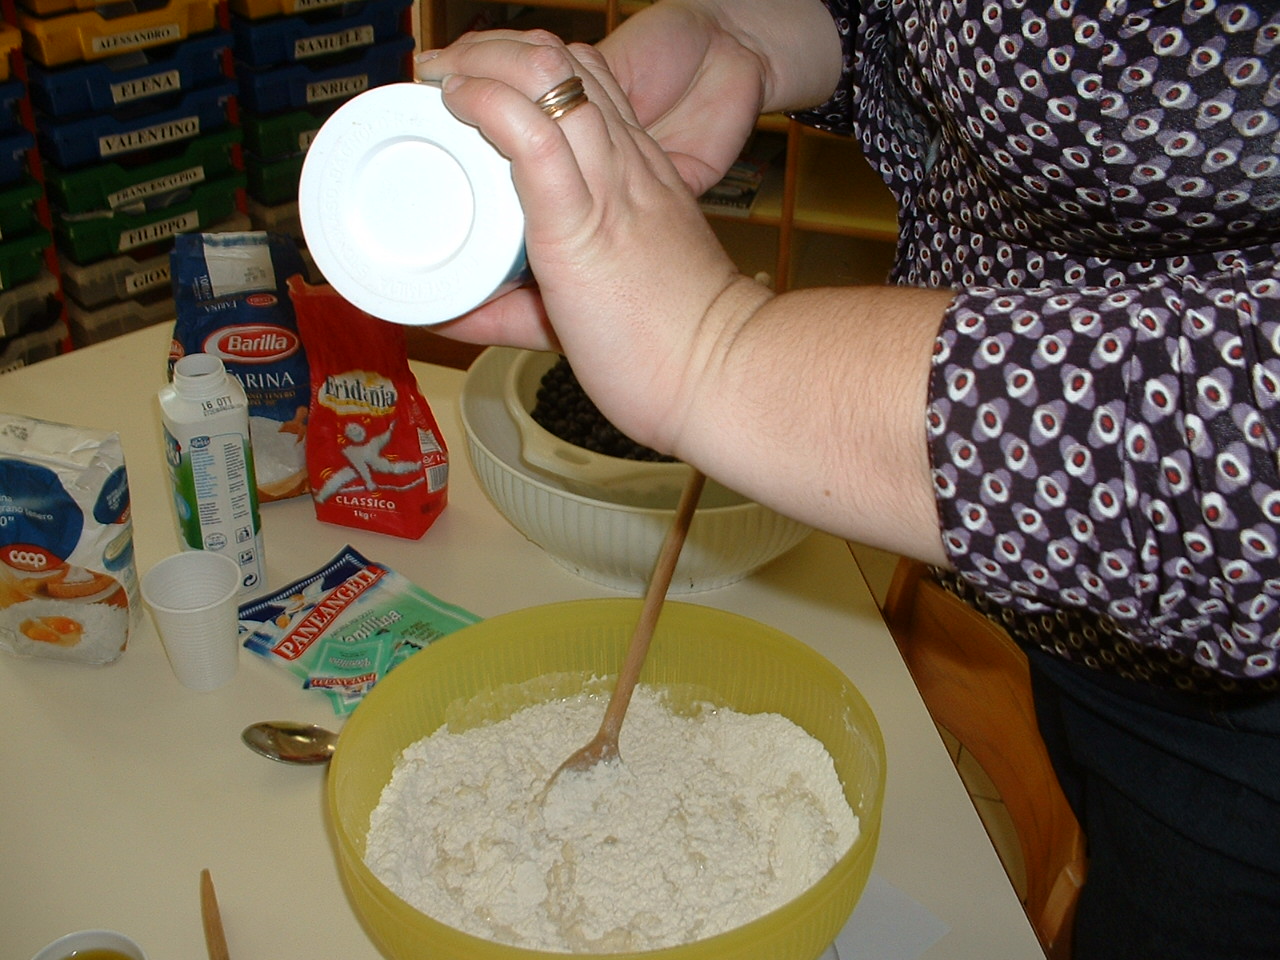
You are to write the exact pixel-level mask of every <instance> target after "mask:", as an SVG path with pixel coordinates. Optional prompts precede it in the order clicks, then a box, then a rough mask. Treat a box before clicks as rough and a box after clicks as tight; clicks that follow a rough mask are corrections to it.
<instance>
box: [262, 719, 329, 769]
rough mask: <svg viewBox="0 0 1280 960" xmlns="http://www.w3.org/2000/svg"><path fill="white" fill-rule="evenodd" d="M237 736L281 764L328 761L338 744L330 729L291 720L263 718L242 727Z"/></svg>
mask: <svg viewBox="0 0 1280 960" xmlns="http://www.w3.org/2000/svg"><path fill="white" fill-rule="evenodd" d="M240 739H241V740H243V741H244V742H245V746H247V747H248V748H249V749H250V750H252V751H253V752H254V753H260V754H262V755H263V756H264V757H267V758H268V759H271V760H279V761H280V762H281V763H328V762H329V758H330V757H332V756H333V751H334V748H335V747H337V745H338V735H337V734H336V733H334V732H333V731H332V730H326V729H324V727H317V726H315V725H314V724H310V723H294V722H293V721H291V720H264V721H263V722H261V723H255V724H252V725H250V726H247V727H245V728H244V732H243V733H241V734H240Z"/></svg>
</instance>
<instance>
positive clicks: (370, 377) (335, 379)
mask: <svg viewBox="0 0 1280 960" xmlns="http://www.w3.org/2000/svg"><path fill="white" fill-rule="evenodd" d="M397 399H398V395H397V394H396V388H395V384H393V383H392V382H391V381H390V380H388V379H387V378H386V377H384V376H382V374H380V373H371V372H370V371H368V370H348V371H347V372H346V373H336V374H330V375H329V376H327V377H325V378H324V383H322V384H321V385H320V389H318V390H317V391H316V400H318V401H319V402H320V404H321V405H322V406H325V407H328V408H329V409H330V410H332V411H334V412H335V413H337V414H338V415H339V416H348V417H351V416H361V415H364V416H374V417H385V416H386V415H387V414H389V413H393V412H394V411H395V408H396V400H397Z"/></svg>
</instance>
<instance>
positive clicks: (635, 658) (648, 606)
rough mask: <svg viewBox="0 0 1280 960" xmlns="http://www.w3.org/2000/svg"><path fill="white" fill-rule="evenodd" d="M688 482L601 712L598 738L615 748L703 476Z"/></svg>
mask: <svg viewBox="0 0 1280 960" xmlns="http://www.w3.org/2000/svg"><path fill="white" fill-rule="evenodd" d="M690 470H691V472H690V474H689V479H688V480H686V481H685V485H684V489H683V490H682V491H681V492H680V502H679V503H678V504H677V505H676V515H675V519H674V520H672V522H671V527H670V529H669V530H667V536H666V538H665V539H664V540H663V542H662V549H661V551H659V553H658V559H657V562H656V563H655V564H654V566H653V574H652V576H650V577H649V586H648V588H647V589H646V590H645V594H644V602H643V603H642V604H641V606H640V617H639V619H638V620H637V621H636V626H635V630H634V631H633V632H632V634H631V643H630V645H629V646H628V647H627V655H626V658H625V659H624V660H623V661H622V667H621V669H619V671H618V682H617V684H616V685H615V686H614V688H613V694H612V696H610V697H609V705H608V706H607V707H606V708H605V711H604V720H603V722H602V723H601V724H600V735H601V736H607V737H609V738H610V739H611V740H612V741H613V742H614V743H615V744H616V743H617V740H618V731H619V730H620V729H621V728H622V719H623V717H625V716H626V714H627V707H628V706H629V705H630V703H631V694H632V691H634V690H635V686H636V681H638V680H639V679H640V670H641V669H642V668H643V667H644V660H645V657H646V656H647V655H648V653H649V643H650V641H652V640H653V631H654V629H655V628H656V627H657V625H658V615H659V614H660V613H662V603H663V601H664V600H666V597H667V589H668V588H669V587H670V586H671V577H672V575H673V574H674V573H675V570H676V562H677V561H678V560H679V559H680V549H681V548H682V547H683V546H684V541H685V537H686V536H687V535H688V533H689V525H690V524H691V523H692V522H693V512H694V510H695V509H696V508H697V506H698V499H699V498H700V497H701V496H702V487H703V485H704V484H705V483H706V480H707V478H706V476H704V475H703V473H702V472H701V471H699V470H694V469H693V468H690Z"/></svg>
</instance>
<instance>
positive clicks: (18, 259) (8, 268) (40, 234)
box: [0, 229, 53, 290]
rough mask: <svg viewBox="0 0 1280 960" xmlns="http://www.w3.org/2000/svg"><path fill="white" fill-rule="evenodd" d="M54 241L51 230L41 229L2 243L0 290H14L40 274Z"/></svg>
mask: <svg viewBox="0 0 1280 960" xmlns="http://www.w3.org/2000/svg"><path fill="white" fill-rule="evenodd" d="M52 242H53V237H52V236H50V234H49V231H48V230H44V229H41V230H37V231H36V232H35V233H33V234H31V235H30V236H28V237H23V238H21V239H20V240H10V241H9V242H7V243H0V290H12V289H13V288H14V287H17V286H20V285H21V284H24V283H26V282H27V281H28V280H33V279H35V278H36V277H37V276H39V275H40V271H41V270H42V269H43V268H44V266H45V263H46V256H47V255H48V254H49V247H50V245H51V244H52Z"/></svg>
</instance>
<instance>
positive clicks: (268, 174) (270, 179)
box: [244, 154, 305, 206]
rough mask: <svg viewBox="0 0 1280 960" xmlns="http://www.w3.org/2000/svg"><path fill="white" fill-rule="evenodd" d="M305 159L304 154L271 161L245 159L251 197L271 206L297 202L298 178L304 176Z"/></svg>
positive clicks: (250, 157)
mask: <svg viewBox="0 0 1280 960" xmlns="http://www.w3.org/2000/svg"><path fill="white" fill-rule="evenodd" d="M304 158H305V155H304V154H299V155H297V156H295V157H285V158H284V159H283V160H270V161H263V160H259V159H258V158H257V157H252V156H249V157H245V160H244V172H245V175H246V176H247V178H248V181H249V196H251V197H253V199H255V200H257V201H258V202H260V203H265V204H267V205H269V206H274V205H275V204H278V203H288V202H289V201H290V200H297V199H298V178H299V177H301V176H302V161H303V159H304Z"/></svg>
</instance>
